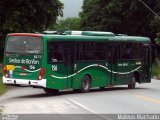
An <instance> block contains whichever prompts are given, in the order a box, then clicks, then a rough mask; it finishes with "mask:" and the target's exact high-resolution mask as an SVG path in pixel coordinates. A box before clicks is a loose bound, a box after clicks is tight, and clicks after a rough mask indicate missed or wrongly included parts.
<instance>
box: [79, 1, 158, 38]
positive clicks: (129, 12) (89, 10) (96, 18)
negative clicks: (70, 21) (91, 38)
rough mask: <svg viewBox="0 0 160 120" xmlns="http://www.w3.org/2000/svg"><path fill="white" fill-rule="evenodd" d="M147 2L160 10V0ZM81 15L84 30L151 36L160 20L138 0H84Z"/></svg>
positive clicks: (156, 9) (154, 8) (155, 9)
mask: <svg viewBox="0 0 160 120" xmlns="http://www.w3.org/2000/svg"><path fill="white" fill-rule="evenodd" d="M145 3H146V4H147V5H148V6H149V7H150V8H151V9H153V10H154V11H155V12H159V11H160V5H159V0H154V1H153V0H145ZM80 17H81V19H82V20H81V21H82V23H81V27H82V29H84V30H101V31H112V32H114V33H125V34H128V35H142V36H149V37H153V36H152V35H153V34H154V33H155V32H156V31H157V27H156V28H153V26H155V23H157V24H159V22H160V21H157V19H156V18H155V16H154V14H153V13H152V12H151V11H150V10H149V9H148V8H147V7H146V6H145V5H144V4H142V3H141V2H140V1H138V0H84V3H83V6H82V12H81V13H80ZM154 19H155V20H154ZM150 35H151V36H150Z"/></svg>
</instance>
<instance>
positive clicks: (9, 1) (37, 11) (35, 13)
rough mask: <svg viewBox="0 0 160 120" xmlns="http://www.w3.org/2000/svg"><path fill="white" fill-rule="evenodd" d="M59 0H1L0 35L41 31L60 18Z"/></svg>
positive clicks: (60, 6)
mask: <svg viewBox="0 0 160 120" xmlns="http://www.w3.org/2000/svg"><path fill="white" fill-rule="evenodd" d="M62 9H63V4H62V3H61V2H60V1H59V0H1V1H0V26H1V27H0V33H2V34H6V33H9V32H36V31H43V30H45V29H47V28H49V27H50V25H51V24H53V23H55V22H56V19H57V16H59V15H61V16H62Z"/></svg>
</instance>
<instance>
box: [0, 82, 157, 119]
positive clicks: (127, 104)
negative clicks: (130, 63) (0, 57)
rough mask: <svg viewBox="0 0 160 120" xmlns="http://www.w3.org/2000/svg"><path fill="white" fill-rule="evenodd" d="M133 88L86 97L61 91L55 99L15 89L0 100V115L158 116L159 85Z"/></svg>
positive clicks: (96, 92) (94, 92)
mask: <svg viewBox="0 0 160 120" xmlns="http://www.w3.org/2000/svg"><path fill="white" fill-rule="evenodd" d="M136 86H137V87H136V89H128V88H127V86H118V87H112V88H105V89H104V90H100V89H93V90H91V92H89V93H76V92H73V91H63V92H60V93H59V94H58V95H47V94H46V93H45V92H44V91H43V90H42V89H36V88H31V87H15V88H12V89H10V90H9V91H8V92H7V93H5V94H4V95H3V96H1V97H0V111H1V112H2V113H3V114H43V115H44V114H93V115H95V114H98V115H100V116H101V117H102V118H105V115H102V114H130V113H131V114H159V113H160V81H158V80H152V83H149V84H140V85H139V84H137V85H136ZM65 117H66V116H65ZM87 117H88V116H87ZM89 117H90V116H89ZM106 118H107V119H109V118H108V117H106ZM111 120H112V119H111Z"/></svg>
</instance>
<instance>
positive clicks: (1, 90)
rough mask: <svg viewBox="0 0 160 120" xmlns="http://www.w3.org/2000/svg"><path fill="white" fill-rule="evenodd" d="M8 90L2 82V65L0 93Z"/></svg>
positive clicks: (0, 66)
mask: <svg viewBox="0 0 160 120" xmlns="http://www.w3.org/2000/svg"><path fill="white" fill-rule="evenodd" d="M5 91H6V87H5V85H4V84H3V83H2V65H0V95H2V94H3V93H4V92H5Z"/></svg>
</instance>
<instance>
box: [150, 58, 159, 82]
mask: <svg viewBox="0 0 160 120" xmlns="http://www.w3.org/2000/svg"><path fill="white" fill-rule="evenodd" d="M152 78H154V79H159V80H160V63H159V59H158V58H157V59H156V61H155V63H154V64H153V65H152Z"/></svg>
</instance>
